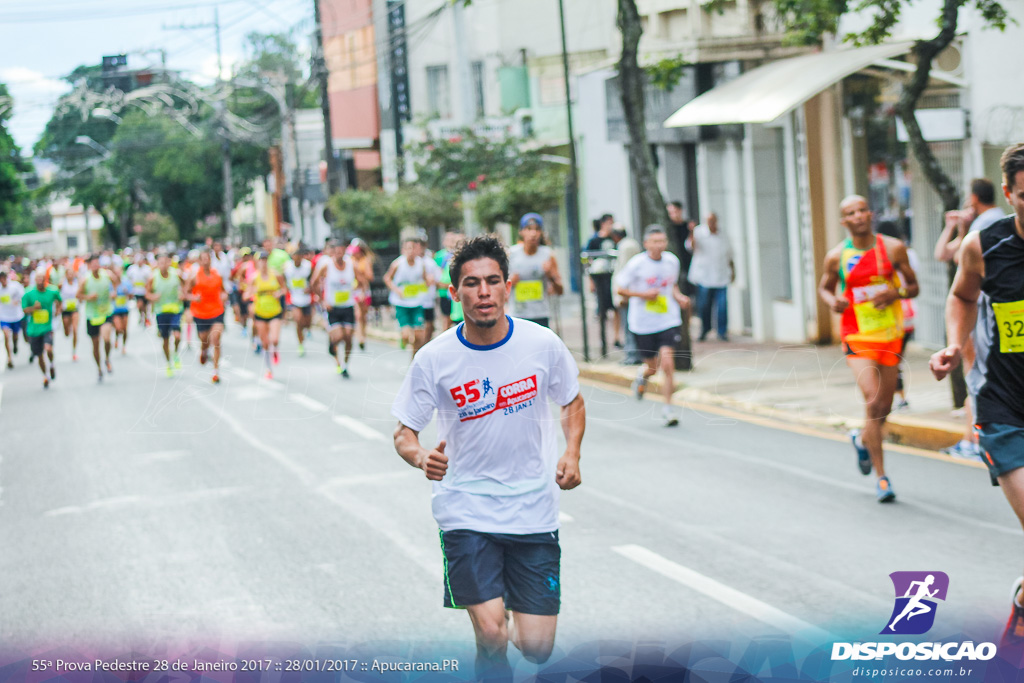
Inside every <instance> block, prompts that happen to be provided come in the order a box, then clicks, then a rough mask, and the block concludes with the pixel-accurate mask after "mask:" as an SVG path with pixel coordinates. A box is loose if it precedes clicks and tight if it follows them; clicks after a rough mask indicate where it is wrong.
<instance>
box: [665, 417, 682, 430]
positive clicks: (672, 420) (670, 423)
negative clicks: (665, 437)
mask: <svg viewBox="0 0 1024 683" xmlns="http://www.w3.org/2000/svg"><path fill="white" fill-rule="evenodd" d="M665 426H666V427H678V426H679V418H678V417H676V416H675V415H671V416H669V417H667V418H665Z"/></svg>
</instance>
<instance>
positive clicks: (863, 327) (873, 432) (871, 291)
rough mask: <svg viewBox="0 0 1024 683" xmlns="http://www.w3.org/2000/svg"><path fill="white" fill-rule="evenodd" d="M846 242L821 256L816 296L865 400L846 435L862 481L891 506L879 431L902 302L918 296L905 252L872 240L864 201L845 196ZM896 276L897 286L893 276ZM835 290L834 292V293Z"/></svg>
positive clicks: (896, 357) (890, 387)
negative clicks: (871, 477)
mask: <svg viewBox="0 0 1024 683" xmlns="http://www.w3.org/2000/svg"><path fill="white" fill-rule="evenodd" d="M839 211H840V215H841V222H842V224H843V227H844V228H846V230H847V231H848V232H849V234H850V236H849V238H848V239H847V240H846V241H844V242H843V243H842V244H840V245H838V246H836V247H835V248H834V249H832V251H830V252H829V253H828V254H827V255H826V256H825V266H824V270H825V273H824V275H823V276H822V278H821V283H820V284H819V285H818V295H819V296H820V297H821V299H822V301H824V302H825V303H826V304H827V305H828V307H829V308H830V309H832V311H834V312H835V313H840V314H842V316H843V318H842V328H841V329H842V332H841V334H842V339H843V348H844V350H845V351H846V364H847V365H849V366H850V369H851V370H853V374H854V376H856V378H857V386H858V387H859V388H860V390H861V393H862V394H863V395H864V404H865V411H864V412H865V415H864V429H863V430H854V431H853V432H851V433H850V438H851V440H852V441H853V447H854V449H855V450H856V451H857V465H858V467H859V468H860V472H861V474H864V475H868V474H870V473H871V470H872V468H874V470H875V474H877V475H878V482H877V484H876V487H875V495H876V498H877V499H878V502H880V503H889V502H892V501H894V500H896V494H895V493H894V492H893V490H892V485H891V484H890V482H889V477H887V476H886V474H885V462H884V453H883V450H882V432H883V429H884V427H885V421H886V418H888V416H889V412H890V410H892V398H893V394H894V393H895V392H896V379H897V377H898V374H899V362H900V349H901V345H902V341H903V320H902V309H901V306H900V300H901V299H909V298H913V297H915V296H917V293H918V285H917V276H916V275H915V274H914V269H913V268H911V267H910V261H909V260H908V258H907V248H906V246H904V244H903V243H902V242H900V241H899V240H897V239H894V238H892V237H885V236H882V235H876V234H875V233H874V230H873V229H872V222H871V221H872V215H871V210H870V209H869V208H868V202H867V200H866V199H864V198H863V197H860V196H856V195H854V196H850V197H847V198H846V199H844V200H843V201H842V203H840V205H839ZM897 272H898V273H899V275H900V282H902V283H903V284H902V286H898V284H897V281H896V279H895V274H896V273H897ZM840 287H841V291H840V292H837V289H838V288H840Z"/></svg>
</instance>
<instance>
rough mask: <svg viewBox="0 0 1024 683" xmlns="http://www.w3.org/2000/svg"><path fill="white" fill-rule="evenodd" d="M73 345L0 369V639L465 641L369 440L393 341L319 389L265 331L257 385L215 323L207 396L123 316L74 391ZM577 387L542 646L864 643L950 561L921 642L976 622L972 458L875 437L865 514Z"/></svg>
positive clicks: (1003, 525)
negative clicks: (879, 497)
mask: <svg viewBox="0 0 1024 683" xmlns="http://www.w3.org/2000/svg"><path fill="white" fill-rule="evenodd" d="M87 343H88V339H87V338H85V337H84V335H83V339H82V340H81V341H80V347H79V353H80V356H83V358H82V359H81V360H80V361H79V362H78V363H76V364H72V363H71V362H69V360H68V358H69V356H70V350H69V347H70V345H69V344H68V342H67V341H66V340H65V339H64V338H63V336H62V335H58V339H57V345H56V349H57V356H58V373H59V374H58V378H57V381H56V382H55V383H54V385H53V386H52V387H51V388H50V389H49V390H48V391H43V390H42V388H41V382H40V375H39V372H38V369H37V368H36V367H35V366H28V365H27V360H28V359H27V349H23V350H22V351H21V355H20V356H19V358H18V364H17V368H16V369H15V370H14V371H9V372H5V373H4V374H3V375H0V383H2V384H0V432H2V438H0V585H2V586H3V587H4V589H3V590H0V642H2V643H3V644H5V645H6V646H8V647H22V648H30V647H38V646H43V645H45V646H53V647H61V646H71V645H73V646H76V647H84V646H87V645H91V646H95V647H109V648H124V647H138V646H139V645H140V643H146V642H149V643H153V642H174V643H189V642H191V643H196V642H205V643H214V642H227V641H234V642H240V641H247V642H294V643H305V644H314V643H322V642H333V643H356V642H358V643H368V642H402V641H404V642H435V643H438V642H446V643H463V644H467V643H469V642H470V641H471V640H472V629H471V627H470V624H469V620H468V619H467V618H466V616H465V614H463V613H461V612H458V611H453V610H445V609H443V608H442V607H441V598H442V584H441V576H442V573H441V553H440V547H439V544H438V537H437V530H436V527H435V525H434V523H433V520H432V518H431V516H430V508H429V497H430V486H429V484H428V482H427V481H426V480H425V479H424V478H423V475H422V473H420V472H419V471H418V470H414V469H412V468H410V467H408V466H407V465H406V464H405V463H404V462H403V461H401V459H400V458H399V457H398V456H397V455H396V454H395V452H394V449H393V447H392V443H391V431H392V429H393V427H394V420H393V418H391V417H390V415H389V409H390V404H391V401H392V399H393V397H394V395H395V393H396V392H397V391H398V388H399V386H400V383H401V380H402V377H403V374H404V372H405V370H406V368H407V367H408V362H409V360H408V353H407V352H405V351H399V350H397V349H395V348H391V347H388V346H385V345H382V344H377V343H371V344H370V345H369V346H368V349H367V352H366V353H357V355H356V356H355V357H354V360H353V363H352V375H353V377H352V379H351V380H343V379H341V378H340V377H338V376H337V375H335V374H334V372H333V364H332V362H331V361H330V360H329V358H328V357H327V355H326V353H325V348H324V347H325V346H326V342H325V334H324V333H323V332H317V333H315V339H314V340H313V341H312V342H308V343H307V350H308V355H307V356H306V357H304V358H300V357H298V356H297V355H296V353H295V340H294V335H293V332H292V331H291V330H290V329H286V330H285V331H284V333H283V353H282V361H281V365H280V366H279V367H278V368H277V369H276V376H277V379H276V380H275V381H266V380H264V379H262V378H261V375H260V371H261V366H260V361H259V359H258V358H257V357H256V356H254V355H253V354H252V353H251V352H250V351H248V349H247V342H246V340H244V339H243V338H242V337H241V335H240V333H239V331H238V328H237V327H229V331H228V333H227V336H226V342H225V344H226V351H225V357H226V362H225V366H226V367H225V368H224V369H223V372H222V374H223V378H224V381H223V383H222V384H221V385H220V386H212V385H211V384H210V382H209V375H210V372H209V369H208V368H201V367H200V366H199V365H198V360H197V355H198V354H197V353H196V352H195V351H193V352H190V353H184V354H183V360H184V362H185V368H184V369H183V370H182V371H181V372H180V373H179V374H178V375H177V376H176V377H175V378H173V379H168V378H166V377H165V376H164V374H163V368H162V359H161V358H160V357H159V340H158V338H157V337H156V335H155V332H153V331H151V330H148V331H140V330H138V329H134V330H133V332H132V336H131V338H130V339H129V346H128V353H127V355H125V356H122V355H120V352H118V353H117V355H116V357H115V358H114V363H115V372H114V374H113V375H112V376H110V377H109V378H108V380H107V381H105V382H104V383H103V384H97V383H96V380H95V370H94V367H93V366H92V361H91V358H89V357H88V352H87V347H85V346H84V345H85V344H87ZM583 392H584V395H585V398H586V400H587V410H588V424H587V433H586V437H585V439H584V450H583V460H582V462H581V469H582V474H583V484H582V485H581V486H580V487H579V488H578V489H576V490H575V491H572V492H568V493H566V494H564V495H563V496H562V512H563V515H562V516H563V520H562V521H563V526H562V531H561V534H562V547H563V562H562V583H563V609H562V614H561V617H560V620H559V634H558V643H557V644H558V647H559V648H561V649H568V648H570V647H572V646H573V645H574V644H576V643H582V642H588V641H593V640H597V639H609V638H610V639H625V640H633V641H643V640H652V639H653V640H654V641H665V640H669V641H671V640H680V641H686V640H692V639H698V638H709V637H716V636H722V637H733V638H735V637H741V636H750V637H756V636H761V635H772V634H780V633H786V632H788V633H795V634H798V635H800V634H803V635H804V636H807V637H820V638H827V637H837V638H839V637H842V638H860V639H864V638H872V637H873V634H877V633H878V632H879V631H880V630H881V628H882V627H883V626H884V625H885V621H886V619H887V618H888V616H889V613H890V611H891V610H892V604H893V600H892V599H893V588H892V584H891V582H890V580H889V578H888V574H889V573H890V572H893V571H897V570H938V571H944V572H946V573H948V574H949V576H950V581H951V583H950V592H949V597H948V599H947V601H946V604H945V605H943V606H942V608H941V610H940V611H939V613H938V619H937V621H936V629H935V630H934V631H933V633H934V634H937V635H942V634H953V633H959V632H961V631H967V632H970V633H971V634H973V635H975V637H976V638H982V637H989V638H994V637H997V636H998V633H999V630H1000V628H1001V626H1002V623H1003V621H1004V620H1005V616H1006V609H1007V607H1008V598H1009V587H1010V584H1011V583H1012V581H1013V579H1014V578H1015V577H1016V576H1017V575H1018V574H1019V573H1020V565H1021V553H1020V549H1021V535H1022V534H1021V531H1020V528H1019V527H1018V525H1017V523H1016V521H1015V519H1014V518H1013V516H1012V513H1011V512H1010V509H1009V506H1008V505H1007V504H1006V502H1005V501H1004V499H1003V497H1002V495H1001V492H1000V491H999V489H996V488H992V487H991V486H990V485H989V482H988V476H987V474H986V472H984V471H983V470H980V469H977V468H973V467H969V466H963V465H957V464H952V463H949V462H945V461H941V460H936V459H931V458H928V457H924V456H923V455H922V454H911V453H907V452H896V451H891V452H890V455H889V462H890V463H891V464H890V476H891V478H892V481H893V485H894V488H895V490H896V492H897V494H898V496H899V502H897V503H896V504H894V505H886V506H883V505H879V504H877V503H876V502H875V500H874V492H873V484H872V480H871V479H869V478H864V477H861V476H860V475H859V473H858V472H857V471H856V468H855V464H854V454H853V451H852V449H851V447H850V445H849V444H848V443H846V442H844V441H842V440H841V439H839V438H836V437H830V436H827V435H814V434H808V433H800V432H799V430H797V431H794V430H792V429H789V428H783V427H781V426H768V425H765V424H757V423H750V422H747V421H743V420H737V419H734V418H732V417H729V416H724V415H722V414H720V413H712V412H701V411H698V410H694V409H687V410H685V411H684V414H683V419H682V424H681V426H680V427H678V428H676V429H667V428H664V427H662V426H661V422H660V405H658V404H657V403H655V402H653V401H645V402H637V401H635V400H634V399H633V398H632V397H631V396H629V395H628V394H626V393H624V392H620V391H616V390H611V389H606V388H600V387H596V386H593V385H584V387H583ZM424 439H425V440H431V439H434V434H433V427H431V428H430V429H429V430H428V431H427V432H426V433H425V434H424Z"/></svg>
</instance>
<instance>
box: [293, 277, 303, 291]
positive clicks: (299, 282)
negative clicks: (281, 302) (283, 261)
mask: <svg viewBox="0 0 1024 683" xmlns="http://www.w3.org/2000/svg"><path fill="white" fill-rule="evenodd" d="M305 288H306V279H305V278H301V277H297V278H293V279H292V289H305Z"/></svg>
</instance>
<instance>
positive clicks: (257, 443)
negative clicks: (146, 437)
mask: <svg viewBox="0 0 1024 683" xmlns="http://www.w3.org/2000/svg"><path fill="white" fill-rule="evenodd" d="M191 393H192V395H193V397H194V398H195V399H196V400H197V401H199V402H200V403H203V404H205V405H206V407H207V408H209V409H210V411H211V412H212V413H213V414H214V415H216V416H217V417H218V418H219V419H220V420H222V421H223V422H224V424H226V425H227V426H228V427H230V428H231V431H233V432H235V434H237V435H238V436H239V437H240V438H241V439H242V440H243V441H245V442H246V443H248V444H249V445H250V446H252V447H253V448H255V449H256V450H258V451H261V452H263V453H266V454H267V455H268V456H270V458H271V459H272V460H274V461H275V462H277V463H278V464H279V465H281V466H282V467H284V468H285V469H286V470H288V471H289V472H291V473H292V474H293V475H294V476H295V478H296V479H298V480H299V482H300V483H301V484H303V485H304V486H306V487H307V488H309V489H311V490H312V491H315V492H316V493H318V494H320V495H321V496H323V498H324V499H326V500H327V501H328V502H330V503H332V504H334V505H336V506H337V507H339V508H341V509H342V510H344V511H345V512H347V513H348V514H349V515H350V516H352V517H354V518H355V519H357V520H359V521H361V522H362V523H363V524H365V525H367V526H368V527H370V528H372V529H374V530H375V531H377V533H379V534H381V535H382V536H384V537H385V538H387V539H388V540H389V541H391V542H392V543H394V544H395V546H396V547H397V548H398V549H399V550H400V551H401V552H402V553H404V554H405V555H406V557H408V558H409V559H410V560H412V561H413V562H415V563H416V564H417V565H419V566H420V568H422V569H423V570H424V571H426V572H427V573H428V574H430V575H431V576H432V577H434V578H439V577H441V576H442V574H443V572H442V569H441V563H440V562H438V561H437V560H436V559H435V557H434V554H433V553H429V552H427V551H425V550H423V549H422V545H421V544H417V543H415V542H414V541H412V540H410V539H409V538H408V537H407V536H406V535H405V531H404V529H403V528H402V526H401V525H400V524H398V523H396V522H395V521H394V520H393V519H391V518H389V517H388V516H387V515H385V514H381V513H380V512H377V511H375V510H373V509H371V508H368V507H367V506H366V505H363V504H361V503H359V502H357V501H354V500H352V499H351V496H347V495H338V496H336V495H333V494H332V493H331V492H330V490H328V489H323V488H321V486H320V483H321V481H322V479H323V478H322V477H319V476H317V475H315V474H314V473H313V472H311V471H310V470H308V469H306V468H305V467H303V466H302V465H300V464H299V463H297V462H295V461H294V460H292V459H291V458H290V457H288V455H286V454H285V453H284V452H283V451H280V450H278V449H276V448H274V447H273V446H270V445H268V444H266V443H264V442H263V441H261V440H260V439H258V438H256V437H255V436H253V435H252V434H251V433H250V432H249V430H248V429H246V428H245V426H244V425H242V423H240V422H239V421H238V420H236V419H235V418H233V417H231V415H229V414H228V413H227V411H225V410H224V408H223V406H221V405H219V404H218V403H215V402H214V401H212V400H210V399H209V398H207V397H206V396H204V395H203V394H202V392H201V391H200V390H199V389H198V387H191Z"/></svg>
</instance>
